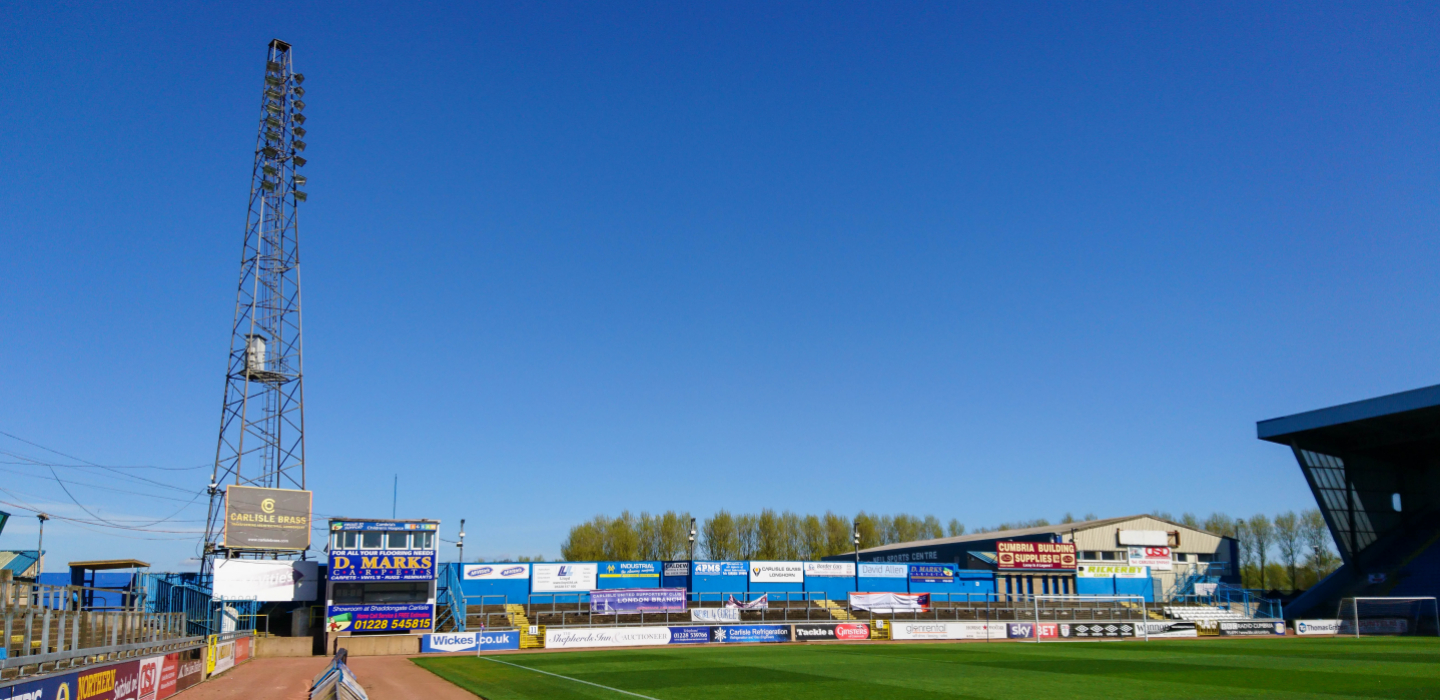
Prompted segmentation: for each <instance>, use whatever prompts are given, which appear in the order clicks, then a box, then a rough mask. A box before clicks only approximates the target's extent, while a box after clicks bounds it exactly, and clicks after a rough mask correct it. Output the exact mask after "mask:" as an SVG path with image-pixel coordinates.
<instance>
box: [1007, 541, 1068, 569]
mask: <svg viewBox="0 0 1440 700" xmlns="http://www.w3.org/2000/svg"><path fill="white" fill-rule="evenodd" d="M995 561H996V564H997V566H998V567H999V568H1001V569H1029V570H1036V569H1040V570H1056V569H1074V568H1075V545H1074V544H1071V543H1067V542H1013V541H1009V540H1004V541H1000V542H996V543H995Z"/></svg>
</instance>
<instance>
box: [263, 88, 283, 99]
mask: <svg viewBox="0 0 1440 700" xmlns="http://www.w3.org/2000/svg"><path fill="white" fill-rule="evenodd" d="M265 96H266V97H268V98H270V99H272V100H278V99H280V97H281V94H280V91H279V90H275V89H273V88H271V89H267V90H265Z"/></svg>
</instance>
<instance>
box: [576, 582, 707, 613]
mask: <svg viewBox="0 0 1440 700" xmlns="http://www.w3.org/2000/svg"><path fill="white" fill-rule="evenodd" d="M639 610H657V611H664V612H685V589H684V588H617V589H613V590H608V591H605V590H596V591H590V612H592V613H619V612H634V611H639Z"/></svg>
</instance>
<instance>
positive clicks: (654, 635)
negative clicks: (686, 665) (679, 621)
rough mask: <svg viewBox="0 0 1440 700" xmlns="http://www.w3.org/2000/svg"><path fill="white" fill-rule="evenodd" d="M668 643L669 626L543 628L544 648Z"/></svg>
mask: <svg viewBox="0 0 1440 700" xmlns="http://www.w3.org/2000/svg"><path fill="white" fill-rule="evenodd" d="M669 643H670V628H669V627H611V628H608V629H606V628H601V627H589V628H575V629H564V628H555V627H550V628H547V629H546V630H545V648H546V649H579V648H583V647H640V646H661V645H665V644H669Z"/></svg>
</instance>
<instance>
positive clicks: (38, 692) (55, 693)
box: [0, 673, 79, 700]
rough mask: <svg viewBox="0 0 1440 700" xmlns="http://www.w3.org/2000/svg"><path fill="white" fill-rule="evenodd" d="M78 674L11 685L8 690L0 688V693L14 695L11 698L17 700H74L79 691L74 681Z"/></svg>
mask: <svg viewBox="0 0 1440 700" xmlns="http://www.w3.org/2000/svg"><path fill="white" fill-rule="evenodd" d="M78 675H79V674H75V673H67V674H65V675H63V676H53V677H51V678H45V679H42V680H38V681H30V682H29V683H21V684H19V685H12V686H10V687H9V688H0V693H14V695H13V696H6V697H13V698H18V699H19V700H51V699H52V698H70V700H76V698H78V692H79V690H78V689H77V688H76V680H77V677H78Z"/></svg>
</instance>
